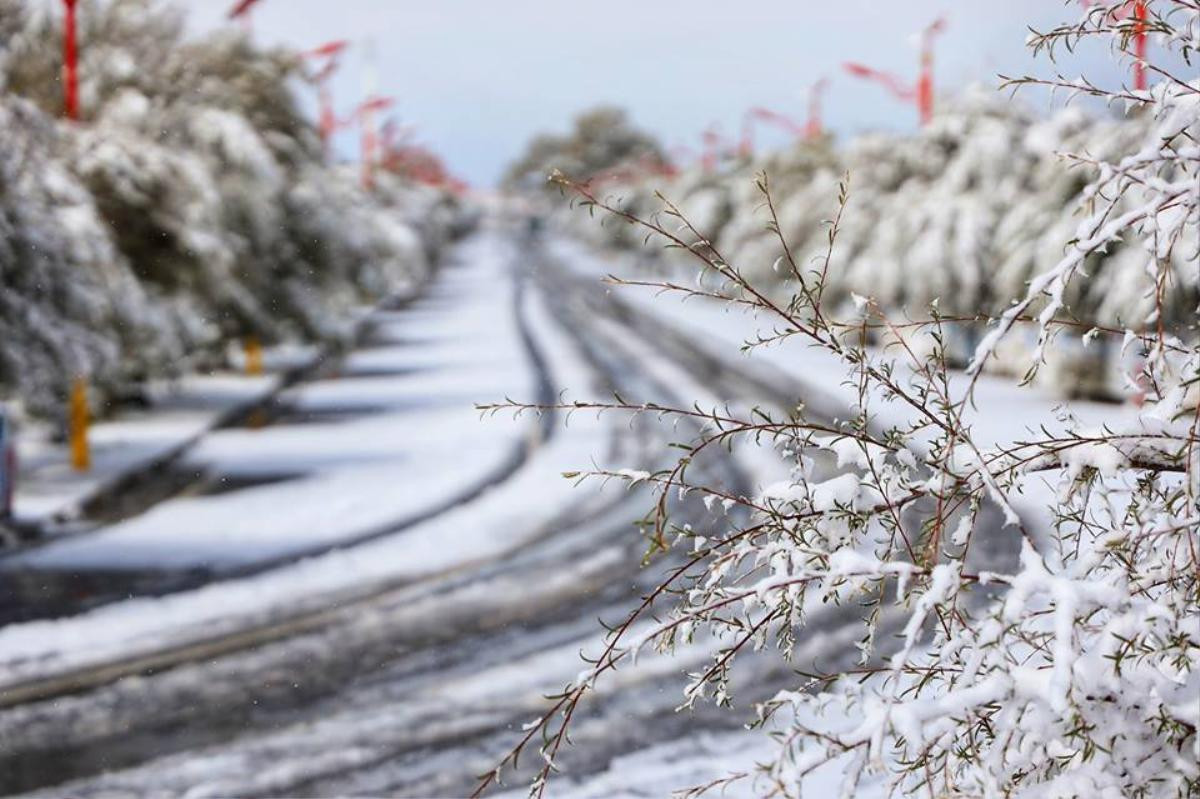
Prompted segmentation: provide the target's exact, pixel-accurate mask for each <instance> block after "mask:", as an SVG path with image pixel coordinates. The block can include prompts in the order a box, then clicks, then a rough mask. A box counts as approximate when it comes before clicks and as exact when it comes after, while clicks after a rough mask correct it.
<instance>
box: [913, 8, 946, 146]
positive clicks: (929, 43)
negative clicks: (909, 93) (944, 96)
mask: <svg viewBox="0 0 1200 799" xmlns="http://www.w3.org/2000/svg"><path fill="white" fill-rule="evenodd" d="M945 27H946V21H945V20H944V19H938V20H936V21H935V22H934V23H933V24H932V25H930V26H929V27H928V28H926V29H925V30H924V31H923V32H922V34H921V76H920V78H919V79H918V80H917V107H918V109H919V110H920V112H921V124H922V125H928V124H929V123H930V122H931V121H932V120H933V37H934V36H936V35H937V34H939V33H941V32H942V31H943V30H944V29H945Z"/></svg>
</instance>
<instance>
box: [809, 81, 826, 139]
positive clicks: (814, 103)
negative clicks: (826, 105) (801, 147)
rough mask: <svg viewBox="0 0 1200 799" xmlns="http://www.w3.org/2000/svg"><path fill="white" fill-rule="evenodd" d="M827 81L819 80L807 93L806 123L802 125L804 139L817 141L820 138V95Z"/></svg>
mask: <svg viewBox="0 0 1200 799" xmlns="http://www.w3.org/2000/svg"><path fill="white" fill-rule="evenodd" d="M828 85H829V81H827V80H826V79H825V78H821V79H820V80H819V81H817V82H816V83H814V84H813V86H812V88H811V89H809V91H808V121H807V122H806V123H805V124H804V138H806V139H818V138H820V137H821V132H822V126H821V95H822V94H823V93H824V92H825V87H826V86H828Z"/></svg>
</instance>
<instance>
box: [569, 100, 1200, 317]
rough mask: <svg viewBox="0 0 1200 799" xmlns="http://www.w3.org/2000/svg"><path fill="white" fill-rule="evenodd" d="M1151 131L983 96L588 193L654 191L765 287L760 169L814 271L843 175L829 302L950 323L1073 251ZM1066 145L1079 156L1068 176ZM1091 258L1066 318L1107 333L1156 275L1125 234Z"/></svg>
mask: <svg viewBox="0 0 1200 799" xmlns="http://www.w3.org/2000/svg"><path fill="white" fill-rule="evenodd" d="M1153 124H1154V120H1153V119H1152V118H1151V116H1150V115H1149V114H1147V113H1144V112H1142V111H1141V110H1140V109H1138V108H1136V107H1135V108H1134V110H1133V111H1132V112H1131V113H1129V114H1128V115H1125V116H1116V115H1115V114H1114V115H1110V116H1106V117H1098V116H1097V115H1096V114H1094V113H1089V112H1085V111H1083V110H1080V109H1078V108H1075V107H1071V108H1068V109H1066V110H1062V111H1059V112H1057V113H1055V114H1053V115H1051V116H1050V117H1049V118H1045V117H1038V116H1036V115H1034V114H1033V113H1030V112H1029V111H1027V110H1026V109H1023V108H1022V107H1020V106H1019V105H1016V104H1013V103H1009V102H1006V101H1005V100H1004V98H1002V97H999V96H997V95H996V94H995V93H994V92H990V91H985V90H975V91H971V92H968V93H967V94H965V95H964V96H961V97H958V98H956V99H954V100H953V101H952V102H950V103H949V104H948V105H947V107H946V108H945V109H944V110H943V111H942V112H941V113H939V115H938V116H937V117H936V118H935V119H934V120H933V122H932V123H931V124H930V125H928V126H927V127H926V128H925V129H923V130H921V131H919V132H918V133H916V134H913V135H895V134H884V133H878V134H871V135H866V136H862V137H859V138H856V139H853V140H851V141H849V142H847V143H845V144H844V145H835V143H834V142H832V141H831V140H830V139H828V138H824V139H821V140H817V141H810V142H799V143H797V145H796V146H795V147H793V148H791V149H789V150H786V151H783V152H777V153H772V154H770V155H767V156H765V157H763V158H760V159H755V160H750V159H740V160H728V161H726V162H725V165H724V167H723V168H722V169H719V170H716V171H714V172H712V173H708V172H705V171H703V170H701V169H698V168H697V169H691V170H687V171H685V172H683V173H682V174H681V175H680V176H679V177H678V178H677V179H675V180H674V181H669V180H665V179H664V178H663V177H661V176H660V175H651V174H649V173H647V172H643V173H642V174H643V175H644V176H645V177H644V179H643V180H641V181H640V182H637V181H635V182H629V181H623V182H622V181H607V182H605V181H600V182H593V185H592V190H593V191H594V192H595V193H596V196H597V197H599V198H602V199H607V200H610V201H614V202H616V203H618V204H619V205H620V207H622V208H624V209H627V210H629V211H631V212H634V213H637V214H647V213H652V212H654V211H655V210H658V209H659V208H661V206H662V203H661V202H660V201H659V199H658V198H656V197H655V192H656V191H661V192H662V193H663V194H664V195H665V196H667V197H668V198H670V200H671V201H672V202H674V203H675V204H676V205H677V206H678V207H679V208H680V209H681V210H682V211H683V212H684V214H685V215H686V216H687V217H688V218H689V220H691V221H692V222H693V223H694V224H695V227H696V228H697V230H698V231H699V232H700V234H702V235H703V237H704V238H705V239H707V240H708V241H710V242H711V243H712V244H713V245H714V246H715V248H716V250H717V251H718V252H719V253H720V254H721V256H722V257H723V258H725V259H726V260H727V261H728V262H730V263H732V264H737V265H738V266H739V268H740V269H742V270H743V271H745V272H746V274H747V276H748V277H750V278H752V279H754V280H756V281H759V282H762V281H764V280H765V281H767V282H768V283H769V282H770V281H771V280H772V279H778V280H779V281H780V282H782V281H785V280H786V279H787V277H788V274H787V270H781V269H780V268H779V266H780V263H781V261H780V260H779V259H780V258H782V257H783V256H784V252H783V248H782V246H781V244H780V241H779V238H778V237H777V236H776V235H775V234H774V233H772V232H771V231H769V230H768V229H767V227H766V222H767V217H766V211H765V209H764V208H763V207H762V196H761V193H760V192H759V190H758V189H757V188H756V186H755V180H754V176H755V174H756V173H757V172H759V171H762V172H764V173H765V174H766V175H768V176H769V179H770V185H771V190H772V194H773V196H774V197H775V198H776V203H777V211H778V215H779V222H780V226H781V228H782V233H783V234H784V237H785V238H786V239H787V241H788V242H789V244H790V246H791V248H792V250H793V253H794V255H795V256H796V260H797V261H798V262H800V263H803V264H808V263H811V262H812V261H813V259H816V258H820V257H822V256H823V255H824V253H825V251H826V249H827V246H828V240H827V235H828V228H827V225H826V224H825V220H826V219H827V218H828V215H829V209H830V208H831V207H832V206H833V205H834V203H835V201H836V198H837V193H838V185H839V183H840V182H841V181H842V179H843V178H844V177H845V176H846V175H847V174H848V175H849V181H850V191H849V197H850V199H849V204H848V207H847V209H846V213H845V223H844V225H843V227H842V230H841V232H840V239H839V246H838V248H837V251H836V252H835V253H834V256H833V260H832V262H831V263H830V267H829V273H828V285H827V287H826V291H827V294H826V297H827V300H828V301H830V302H837V301H839V300H840V301H841V302H843V303H844V304H846V305H847V306H849V305H850V304H851V300H852V298H853V296H854V295H855V294H857V295H860V296H861V297H869V298H871V299H873V300H875V301H876V302H878V303H879V304H880V305H881V306H883V307H885V308H892V309H907V310H908V311H909V312H910V313H912V314H914V315H917V316H922V315H924V314H925V313H926V308H927V307H928V305H929V304H930V303H931V302H933V301H934V300H937V301H938V305H939V310H940V313H942V314H943V315H946V316H969V317H975V316H977V315H983V316H986V315H988V314H994V313H998V312H1000V311H1003V310H1004V307H1005V305H1006V303H1007V302H1008V300H1009V298H1011V297H1012V296H1014V295H1015V294H1018V293H1020V292H1021V291H1022V289H1023V287H1024V286H1025V285H1026V283H1027V282H1028V281H1029V280H1030V278H1031V277H1032V276H1034V275H1036V274H1040V273H1042V272H1044V271H1045V270H1047V269H1048V268H1050V267H1051V266H1052V265H1053V264H1055V263H1056V262H1057V261H1058V260H1059V259H1060V258H1061V257H1062V253H1063V248H1064V246H1065V245H1066V243H1067V242H1070V241H1071V240H1072V239H1073V238H1074V236H1075V232H1076V228H1077V227H1078V225H1079V222H1080V216H1079V213H1078V211H1077V210H1076V209H1077V208H1078V207H1079V201H1080V200H1082V199H1084V196H1083V192H1084V191H1085V187H1086V186H1087V185H1088V184H1089V181H1090V180H1092V179H1093V178H1095V177H1096V174H1097V169H1096V168H1095V167H1094V166H1093V165H1092V163H1096V162H1102V161H1104V160H1106V159H1111V158H1113V157H1114V156H1115V154H1117V153H1122V152H1126V151H1128V150H1129V149H1130V147H1131V146H1132V145H1133V143H1135V142H1140V141H1143V140H1145V138H1146V136H1147V133H1148V131H1149V130H1150V129H1151V126H1152V125H1153ZM1066 152H1069V153H1079V154H1083V156H1082V158H1078V157H1077V158H1076V159H1074V160H1073V161H1072V163H1071V166H1072V168H1069V169H1064V168H1063V162H1062V159H1061V157H1060V154H1061V153H1066ZM1083 159H1091V160H1092V163H1089V162H1088V161H1087V160H1083ZM563 171H564V172H566V173H567V174H568V176H571V177H574V175H571V173H570V172H569V171H568V170H566V169H564V170H563ZM585 177H586V176H585ZM1136 194H1137V193H1136V192H1134V193H1133V195H1136ZM1136 199H1137V198H1136V196H1132V195H1131V198H1130V199H1128V200H1126V201H1123V202H1125V203H1131V202H1135V201H1136ZM1122 207H1123V206H1122ZM564 218H565V219H567V220H569V222H568V223H569V224H571V225H572V226H574V227H575V228H576V229H577V230H578V231H580V232H582V233H584V234H585V235H589V236H592V237H593V238H595V237H597V236H599V238H600V239H601V240H602V241H604V242H606V243H615V244H617V245H619V246H640V245H641V244H642V239H643V235H644V234H643V233H642V232H640V231H638V230H636V229H634V228H632V227H630V226H627V225H620V224H609V225H607V226H605V228H603V229H602V230H601V231H600V232H599V233H598V232H597V228H596V227H595V226H592V225H588V224H587V220H586V218H583V217H580V216H579V215H574V216H567V215H564ZM1185 235H1187V236H1189V237H1190V238H1189V240H1188V241H1184V242H1179V246H1177V247H1175V248H1174V249H1173V251H1172V252H1173V254H1172V261H1171V264H1170V267H1171V268H1170V270H1169V279H1170V281H1171V290H1170V291H1169V292H1166V293H1164V294H1163V297H1162V298H1163V300H1164V303H1163V307H1162V321H1163V323H1164V324H1165V325H1167V326H1168V327H1171V328H1178V327H1179V326H1181V325H1186V324H1189V323H1190V322H1191V321H1193V317H1194V313H1195V308H1196V306H1197V301H1198V300H1200V286H1198V283H1200V266H1197V259H1196V252H1197V247H1198V246H1200V244H1198V242H1197V241H1196V236H1195V229H1194V228H1193V229H1190V230H1189V231H1188V232H1187V233H1186V234H1185ZM1087 261H1088V263H1087V267H1086V268H1087V271H1088V272H1089V274H1091V275H1093V276H1094V277H1096V278H1097V279H1096V280H1090V281H1086V282H1079V283H1076V284H1073V285H1072V286H1070V287H1069V288H1068V295H1067V297H1066V305H1065V307H1064V309H1063V312H1062V313H1063V316H1064V317H1074V318H1076V319H1078V320H1079V321H1081V322H1083V323H1084V324H1085V325H1089V326H1090V325H1093V324H1095V325H1101V326H1111V327H1119V326H1121V325H1123V324H1126V323H1131V322H1132V320H1137V319H1144V318H1146V316H1147V313H1148V312H1149V311H1150V310H1151V309H1152V307H1153V303H1154V292H1147V291H1146V289H1147V287H1149V286H1150V285H1151V282H1150V281H1152V280H1153V279H1154V277H1153V273H1152V272H1148V271H1147V269H1146V259H1145V251H1144V248H1143V247H1142V245H1141V243H1140V242H1139V241H1136V240H1135V239H1134V238H1133V237H1132V236H1124V237H1121V238H1119V239H1118V240H1117V241H1114V242H1112V243H1110V244H1109V245H1108V246H1107V247H1106V248H1104V249H1103V251H1101V252H1096V253H1092V254H1090V255H1089V256H1088V259H1087ZM773 265H774V266H773ZM772 270H774V271H772ZM1086 329H1087V327H1083V328H1082V329H1081V330H1079V332H1081V333H1082V332H1083V331H1084V330H1086Z"/></svg>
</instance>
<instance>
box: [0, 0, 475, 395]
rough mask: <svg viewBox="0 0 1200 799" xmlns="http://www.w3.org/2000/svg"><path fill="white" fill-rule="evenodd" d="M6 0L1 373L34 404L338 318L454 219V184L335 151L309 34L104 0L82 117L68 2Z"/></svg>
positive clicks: (97, 5) (86, 25) (1, 386)
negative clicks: (437, 185) (5, 310)
mask: <svg viewBox="0 0 1200 799" xmlns="http://www.w3.org/2000/svg"><path fill="white" fill-rule="evenodd" d="M3 2H4V5H3V7H2V8H0V19H2V20H3V21H2V22H0V85H2V86H3V87H4V90H5V94H4V95H3V96H2V97H0V126H2V127H3V129H4V132H5V135H4V136H3V137H2V138H0V162H2V163H3V164H5V165H7V167H6V168H8V169H10V170H11V175H12V177H11V179H6V180H5V182H4V185H3V191H4V192H5V200H4V201H5V202H6V203H7V208H9V209H11V211H10V212H9V214H8V217H7V219H8V220H9V229H8V231H7V232H6V233H5V234H4V236H3V242H2V243H3V244H4V245H6V246H7V248H8V250H9V251H10V252H12V253H16V254H17V255H13V256H12V257H11V258H5V259H0V269H2V270H4V271H5V272H6V273H7V274H12V275H14V277H13V278H12V279H11V280H8V279H6V280H5V283H4V286H3V288H2V289H0V291H2V292H4V294H5V296H7V297H8V299H9V301H10V302H11V304H12V307H13V308H19V309H23V310H22V311H21V312H20V313H16V312H14V313H13V314H11V315H7V314H6V315H5V317H4V319H3V323H4V324H5V325H6V329H7V331H8V332H9V333H10V335H8V336H6V337H5V340H4V341H3V343H0V363H2V364H3V366H2V367H0V390H3V391H5V393H8V394H9V395H10V396H11V397H13V398H18V399H20V400H21V401H23V402H24V404H25V405H26V406H27V407H28V408H29V409H30V410H32V411H34V412H39V413H55V412H57V411H58V410H59V408H60V407H61V403H62V400H63V398H65V396H66V391H65V386H66V385H68V384H69V382H70V381H71V380H72V379H73V378H74V377H75V376H76V375H86V376H88V377H89V378H90V379H91V380H92V381H93V382H94V383H95V384H96V385H97V387H98V388H99V389H100V392H99V393H98V395H99V396H102V395H103V394H104V393H105V392H107V391H108V389H117V388H119V387H120V385H121V384H123V383H128V382H131V381H134V380H137V379H141V378H144V377H147V376H151V375H163V374H170V373H171V372H172V371H174V370H178V369H180V368H184V367H186V366H188V365H189V364H193V365H194V364H198V363H204V362H206V361H211V360H212V359H214V358H216V357H219V356H220V353H221V352H223V351H224V349H225V347H226V345H227V343H228V341H229V340H230V339H233V338H236V337H239V336H243V335H248V334H253V335H256V336H258V337H260V338H262V339H265V340H268V341H272V340H280V339H283V338H288V337H295V336H306V337H328V336H337V335H342V334H344V333H345V332H346V330H345V326H344V325H343V324H339V323H337V322H336V320H337V319H338V317H339V311H341V310H344V309H346V308H347V307H349V306H350V305H352V304H356V303H360V302H362V301H364V300H368V299H370V298H379V297H382V296H386V295H387V294H389V293H391V292H395V291H397V290H400V289H402V288H404V287H405V286H406V285H408V284H411V282H412V281H414V280H417V279H419V278H420V277H421V275H423V274H424V273H425V271H426V270H427V268H428V263H429V257H430V255H431V254H433V250H434V249H436V247H437V246H438V245H439V244H440V243H442V241H443V239H444V236H445V235H446V234H447V233H448V232H449V230H450V229H451V224H449V223H450V222H452V220H451V219H450V218H449V216H448V214H447V211H448V210H449V208H450V205H451V204H452V202H453V201H452V199H451V198H450V197H449V196H448V195H446V194H445V193H441V192H435V191H431V190H428V189H425V188H422V187H416V186H411V185H408V184H406V183H405V182H404V181H401V180H399V179H397V178H390V179H388V180H386V181H383V182H381V184H380V185H379V187H378V189H377V190H376V191H374V192H367V191H364V190H363V189H361V188H360V187H359V185H358V181H357V178H356V176H355V175H354V174H352V173H351V172H350V171H349V170H348V169H347V168H345V167H331V166H328V165H326V164H325V163H324V157H323V153H322V147H321V144H320V141H319V137H318V136H317V133H316V131H315V129H314V127H313V124H312V123H311V122H310V121H309V120H308V119H306V118H305V117H304V115H303V114H302V112H301V108H300V105H299V103H298V100H297V97H296V89H297V86H298V85H300V81H302V80H303V73H302V70H301V61H300V58H299V57H298V56H297V55H296V54H295V53H292V52H289V51H286V50H283V49H272V50H266V49H262V48H260V47H258V46H256V45H254V44H253V43H252V42H251V41H250V40H249V38H248V37H246V36H245V35H244V34H243V33H241V32H240V31H231V30H225V31H218V32H216V33H213V34H210V35H207V36H204V37H201V38H190V37H189V36H188V35H187V33H186V29H185V25H184V16H183V9H182V7H181V6H179V5H176V4H173V3H170V2H165V1H164V0H96V2H89V3H87V4H86V5H85V6H84V7H82V8H81V10H80V15H79V21H80V33H79V36H80V41H81V45H82V47H81V64H80V66H81V68H80V76H81V86H80V96H81V105H82V115H81V116H82V119H81V121H80V122H79V123H77V124H76V123H69V122H65V121H63V120H61V119H60V118H59V117H60V116H61V113H62V99H61V82H60V80H59V75H60V72H61V61H60V57H61V56H60V54H61V36H62V31H61V20H60V18H59V16H58V15H56V14H55V13H53V11H52V9H53V8H54V7H53V6H47V5H46V4H34V3H30V2H26V1H25V0H3ZM27 241H35V242H36V245H35V246H33V247H30V246H26V245H24V242H27ZM55 287H61V288H55ZM84 308H86V311H85V310H81V309H84ZM56 331H57V332H56ZM64 353H70V355H67V354H64Z"/></svg>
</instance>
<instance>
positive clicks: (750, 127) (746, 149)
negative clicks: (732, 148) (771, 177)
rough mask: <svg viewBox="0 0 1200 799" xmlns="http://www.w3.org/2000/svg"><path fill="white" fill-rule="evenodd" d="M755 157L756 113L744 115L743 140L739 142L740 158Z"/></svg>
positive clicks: (751, 112) (750, 112)
mask: <svg viewBox="0 0 1200 799" xmlns="http://www.w3.org/2000/svg"><path fill="white" fill-rule="evenodd" d="M752 155H754V112H753V111H747V112H746V113H744V114H742V138H741V140H740V141H739V142H738V157H739V158H749V157H750V156H752Z"/></svg>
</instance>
